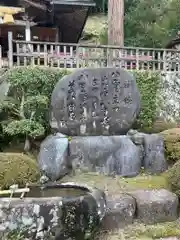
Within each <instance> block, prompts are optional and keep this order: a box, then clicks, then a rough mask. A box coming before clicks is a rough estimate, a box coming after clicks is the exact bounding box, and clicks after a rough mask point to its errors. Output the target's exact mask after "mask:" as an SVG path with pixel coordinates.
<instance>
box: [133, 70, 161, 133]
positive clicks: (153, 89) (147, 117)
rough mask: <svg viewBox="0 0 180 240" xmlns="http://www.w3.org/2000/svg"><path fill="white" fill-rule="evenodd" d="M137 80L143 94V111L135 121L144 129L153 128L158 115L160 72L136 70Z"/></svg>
mask: <svg viewBox="0 0 180 240" xmlns="http://www.w3.org/2000/svg"><path fill="white" fill-rule="evenodd" d="M133 74H134V75H135V77H136V82H137V86H138V89H139V91H140V95H141V111H140V115H139V117H138V119H137V121H136V123H135V126H136V128H138V129H139V130H142V131H148V129H152V125H153V122H154V120H155V117H156V108H157V105H156V102H157V91H158V88H159V84H160V74H159V73H154V72H151V71H143V72H142V71H134V72H133Z"/></svg>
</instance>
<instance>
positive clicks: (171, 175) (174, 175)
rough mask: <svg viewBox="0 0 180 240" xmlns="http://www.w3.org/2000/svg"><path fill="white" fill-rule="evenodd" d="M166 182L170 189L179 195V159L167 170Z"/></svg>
mask: <svg viewBox="0 0 180 240" xmlns="http://www.w3.org/2000/svg"><path fill="white" fill-rule="evenodd" d="M166 176H167V182H168V185H169V186H170V188H171V190H172V191H173V192H174V193H176V194H177V195H178V196H179V197H180V161H178V162H176V163H175V164H174V165H173V166H172V168H170V169H169V170H168V171H167V175H166Z"/></svg>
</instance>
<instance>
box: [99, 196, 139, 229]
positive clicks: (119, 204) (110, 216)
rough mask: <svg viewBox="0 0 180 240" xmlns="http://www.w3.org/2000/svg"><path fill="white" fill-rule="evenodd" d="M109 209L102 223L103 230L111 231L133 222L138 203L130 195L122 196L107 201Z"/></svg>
mask: <svg viewBox="0 0 180 240" xmlns="http://www.w3.org/2000/svg"><path fill="white" fill-rule="evenodd" d="M107 208H108V209H107V212H106V214H105V216H104V218H103V221H102V229H103V230H110V231H111V230H114V229H118V228H122V227H125V226H126V225H127V224H131V223H132V222H133V220H134V215H135V211H136V201H135V199H134V198H133V197H132V196H130V195H128V194H120V195H116V196H112V197H111V198H108V199H107Z"/></svg>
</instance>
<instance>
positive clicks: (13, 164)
mask: <svg viewBox="0 0 180 240" xmlns="http://www.w3.org/2000/svg"><path fill="white" fill-rule="evenodd" d="M0 163H1V164H0V187H1V188H2V189H7V188H9V187H10V186H11V185H13V184H18V185H19V186H21V187H24V186H25V185H26V183H33V182H37V180H38V179H39V171H38V167H37V164H36V162H35V160H34V159H32V158H30V157H29V156H27V155H24V154H21V153H0Z"/></svg>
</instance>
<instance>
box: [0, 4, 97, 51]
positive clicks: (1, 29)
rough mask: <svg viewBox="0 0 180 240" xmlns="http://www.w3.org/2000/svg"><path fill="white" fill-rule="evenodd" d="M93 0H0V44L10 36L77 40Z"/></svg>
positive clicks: (6, 41) (6, 45)
mask: <svg viewBox="0 0 180 240" xmlns="http://www.w3.org/2000/svg"><path fill="white" fill-rule="evenodd" d="M93 6H95V3H94V2H93V0H0V45H1V46H2V54H3V56H4V55H5V54H6V53H7V50H8V32H12V33H13V39H17V40H18V39H19V40H26V41H48V42H66V43H77V42H78V41H79V39H80V36H81V33H82V30H83V28H84V25H85V23H86V20H87V17H88V14H89V10H90V8H91V7H93Z"/></svg>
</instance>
